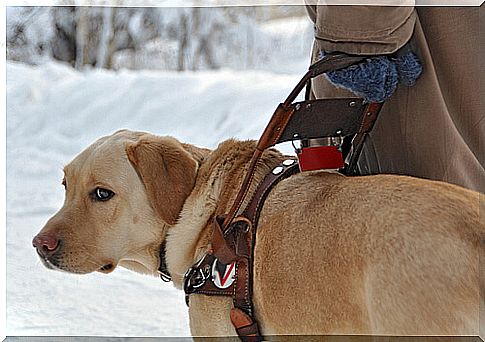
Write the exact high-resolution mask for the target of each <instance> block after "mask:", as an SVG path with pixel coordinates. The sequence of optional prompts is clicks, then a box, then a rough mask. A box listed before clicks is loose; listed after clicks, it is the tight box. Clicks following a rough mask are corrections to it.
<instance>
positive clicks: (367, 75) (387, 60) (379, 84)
mask: <svg viewBox="0 0 485 342" xmlns="http://www.w3.org/2000/svg"><path fill="white" fill-rule="evenodd" d="M319 57H320V58H323V57H325V52H323V51H321V52H320V54H319ZM422 71H423V67H422V65H421V63H420V61H419V59H418V57H417V56H416V55H415V54H414V53H413V52H408V53H406V54H404V55H402V56H400V57H387V56H376V57H369V58H367V59H366V61H365V62H362V63H359V64H356V65H352V66H350V67H348V68H345V69H341V70H338V71H331V72H328V73H326V74H325V76H326V77H327V79H328V80H329V81H330V82H331V83H332V84H333V85H335V86H336V87H340V88H344V89H347V90H350V91H352V92H353V93H355V94H356V95H358V96H360V97H363V98H364V99H365V100H366V101H367V102H384V101H385V100H387V99H388V98H389V97H391V95H392V94H393V93H394V91H395V90H396V88H397V84H398V82H401V83H402V84H404V85H406V86H412V85H414V84H415V83H416V80H417V79H418V78H419V76H420V75H421V73H422Z"/></svg>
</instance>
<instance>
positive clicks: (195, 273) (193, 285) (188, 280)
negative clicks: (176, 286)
mask: <svg viewBox="0 0 485 342" xmlns="http://www.w3.org/2000/svg"><path fill="white" fill-rule="evenodd" d="M204 259H205V257H204V258H202V259H201V260H200V261H199V262H198V263H197V264H195V265H194V266H192V267H191V268H189V269H188V270H187V272H185V275H184V292H185V294H191V293H194V292H195V291H196V290H197V289H198V288H200V287H202V286H204V284H205V282H206V281H207V279H209V278H210V270H208V271H207V270H203V269H201V268H200V265H201V264H202V261H204Z"/></svg>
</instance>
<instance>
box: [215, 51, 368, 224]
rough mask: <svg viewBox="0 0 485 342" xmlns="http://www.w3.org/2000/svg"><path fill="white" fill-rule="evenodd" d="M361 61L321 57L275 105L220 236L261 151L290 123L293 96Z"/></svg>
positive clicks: (341, 56)
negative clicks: (315, 80) (327, 74)
mask: <svg viewBox="0 0 485 342" xmlns="http://www.w3.org/2000/svg"><path fill="white" fill-rule="evenodd" d="M364 59H365V57H361V56H351V55H347V54H342V53H333V54H329V55H327V56H325V57H324V58H322V59H321V60H319V61H318V62H316V63H314V64H312V65H311V66H310V67H309V68H308V71H307V72H306V73H305V75H304V76H303V77H302V79H301V80H300V82H298V84H297V85H296V86H295V88H294V89H293V90H292V91H291V93H290V95H288V97H287V98H286V100H285V102H283V103H280V104H279V105H278V107H277V108H276V110H275V112H274V113H273V116H272V117H271V119H270V121H269V123H268V125H267V126H266V128H265V130H264V131H263V134H262V135H261V137H260V138H259V140H258V143H257V145H256V150H255V151H254V154H253V156H252V157H251V161H250V163H249V169H248V171H247V172H246V175H245V177H244V180H243V182H242V185H241V188H240V189H239V192H238V194H237V196H236V199H235V200H234V203H233V205H232V207H231V209H230V210H229V213H228V214H227V216H226V218H225V220H224V222H223V225H222V231H223V233H225V232H226V231H227V229H228V228H229V226H230V225H231V223H232V221H233V220H234V218H235V217H236V215H237V212H238V210H239V209H240V207H241V205H242V203H243V201H244V199H245V198H246V195H247V193H248V191H249V187H250V186H251V182H252V180H253V177H254V172H255V170H256V165H257V163H258V161H259V159H260V158H261V155H262V154H263V152H264V150H266V149H267V148H269V147H271V146H274V145H275V144H276V143H277V142H278V139H279V138H280V137H281V134H283V132H284V130H285V128H286V126H287V125H288V122H289V121H290V119H291V117H292V115H293V113H294V112H295V108H294V107H293V106H291V103H292V102H293V101H294V100H295V99H296V98H297V96H298V95H299V94H300V92H301V91H302V90H303V88H304V87H305V85H306V83H307V82H308V81H309V80H311V79H312V78H315V77H317V76H319V75H321V74H323V73H325V72H329V71H335V70H339V69H343V68H346V67H349V66H351V65H353V64H356V63H359V62H362V61H363V60H364Z"/></svg>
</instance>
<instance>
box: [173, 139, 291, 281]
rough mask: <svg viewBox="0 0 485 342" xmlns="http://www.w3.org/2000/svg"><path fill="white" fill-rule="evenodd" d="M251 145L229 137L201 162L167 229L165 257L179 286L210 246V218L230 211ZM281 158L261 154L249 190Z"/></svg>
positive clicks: (253, 146)
mask: <svg viewBox="0 0 485 342" xmlns="http://www.w3.org/2000/svg"><path fill="white" fill-rule="evenodd" d="M254 149H255V142H252V141H245V142H238V141H234V140H228V141H226V142H223V143H221V144H220V145H219V147H218V148H217V149H216V150H214V151H213V152H212V153H211V154H210V155H209V156H208V157H207V158H206V159H205V160H204V162H203V163H202V165H200V168H199V172H198V175H197V180H196V183H195V187H194V189H193V191H192V193H191V194H190V196H189V197H188V198H187V200H186V201H185V204H184V207H183V209H182V212H181V214H180V219H179V220H178V222H177V223H176V224H175V225H174V226H172V227H171V228H169V230H168V233H167V238H166V260H167V265H168V270H169V272H170V274H171V276H172V280H173V283H174V285H175V287H177V288H182V285H183V284H182V283H183V276H184V274H185V272H186V271H187V270H188V269H189V268H190V267H191V266H192V265H193V264H194V263H195V262H196V261H197V260H199V259H200V258H201V257H202V256H204V255H205V253H207V251H208V249H209V248H210V239H211V236H212V229H213V225H212V221H213V218H214V216H215V215H221V214H224V213H227V211H229V208H230V206H231V204H232V202H233V201H234V199H235V197H236V194H237V192H238V191H239V187H240V184H241V182H242V179H243V177H244V175H245V172H246V170H247V167H248V164H249V161H250V159H251V156H252V154H253V152H254ZM281 160H282V155H281V153H279V152H278V151H276V150H269V151H266V152H265V153H264V154H263V157H262V159H261V163H260V165H259V166H258V169H257V171H256V174H255V177H254V181H253V183H252V188H251V189H250V192H252V191H253V190H254V188H255V186H256V185H257V184H258V183H259V182H260V181H261V180H262V179H263V177H264V176H265V175H266V174H267V173H268V172H269V171H270V170H271V169H272V168H274V167H275V166H276V165H278V163H279V162H281ZM248 197H249V196H248Z"/></svg>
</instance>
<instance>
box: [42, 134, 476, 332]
mask: <svg viewBox="0 0 485 342" xmlns="http://www.w3.org/2000/svg"><path fill="white" fill-rule="evenodd" d="M254 146H255V143H254V142H251V141H245V142H241V141H234V140H229V141H225V142H223V143H221V144H220V145H219V147H218V148H217V149H215V150H213V151H210V150H207V149H203V148H197V147H195V146H192V145H188V144H183V143H180V142H179V141H177V140H176V139H174V138H170V137H159V136H155V135H152V134H148V133H142V132H131V131H119V132H116V133H115V134H113V135H111V136H107V137H103V138H101V139H99V140H98V141H96V142H95V143H94V144H93V145H91V146H90V147H88V148H87V149H86V150H85V151H83V152H82V153H81V154H79V155H78V156H77V157H76V158H75V159H74V160H73V161H72V162H71V163H69V164H68V165H67V166H66V167H65V169H64V172H65V178H64V182H63V183H64V185H65V187H66V197H65V202H64V205H63V207H62V208H61V209H60V210H59V212H58V213H56V214H55V215H54V216H53V217H52V218H51V219H50V220H49V221H48V222H47V224H46V225H45V227H44V228H43V229H42V231H41V232H40V233H39V234H38V235H37V236H36V237H35V238H34V240H33V244H34V246H35V247H36V248H37V251H38V254H39V255H40V257H41V259H42V260H43V262H44V264H45V265H46V266H47V267H49V268H52V269H60V270H64V271H68V272H73V273H89V272H93V271H99V272H103V273H109V272H111V271H113V269H114V268H116V267H117V266H122V267H126V268H128V269H131V270H133V271H136V272H140V273H148V274H153V275H156V274H157V273H156V271H157V269H158V267H159V262H160V260H159V250H160V245H161V244H162V242H163V241H165V243H166V260H167V265H168V269H169V271H170V273H171V275H172V277H173V283H174V285H175V286H176V287H177V288H181V287H182V279H183V275H184V273H185V272H186V271H187V270H188V269H189V267H190V266H192V265H193V264H194V263H195V262H196V261H198V260H199V259H200V258H201V257H202V256H203V255H204V254H205V253H206V251H207V250H208V249H209V248H210V239H211V234H212V229H213V225H212V222H213V218H214V215H219V214H223V213H226V212H227V211H228V210H229V207H230V205H231V204H232V201H233V200H234V197H235V195H236V193H237V191H238V187H239V186H240V183H241V180H242V178H243V176H244V173H245V170H246V168H247V165H248V162H249V160H250V157H251V155H252V153H253V150H254ZM283 158H284V157H283V156H282V155H281V154H280V153H279V152H277V151H276V150H269V151H267V152H265V153H264V155H263V159H262V162H261V164H260V165H259V169H258V173H257V175H256V183H257V182H258V181H259V180H260V179H261V178H262V177H263V176H264V175H265V174H266V173H267V172H269V171H270V170H271V169H272V168H274V167H275V166H276V165H278V164H279V163H280V162H281V161H282V160H284V159H283ZM483 201H484V196H483V195H480V194H478V193H476V192H473V191H469V190H465V189H463V188H460V187H458V186H454V185H450V184H446V183H442V182H435V181H427V180H422V179H416V178H411V177H404V176H391V175H378V176H367V177H352V178H350V177H349V178H348V177H344V176H341V175H339V174H337V173H332V172H325V171H321V172H305V173H301V174H298V175H295V176H292V177H290V178H288V179H286V180H284V181H282V182H281V183H279V184H278V185H277V186H276V187H275V188H274V189H273V190H272V192H271V193H270V195H269V196H268V198H267V200H266V203H265V205H264V207H263V210H262V212H261V217H260V221H259V227H258V233H257V240H256V247H255V252H254V298H253V300H254V305H255V313H256V318H257V319H258V321H259V324H260V328H261V331H262V333H263V334H265V335H273V334H301V335H308V334H379V335H388V334H390V335H422V334H424V335H462V334H466V335H478V334H479V323H480V319H479V317H480V315H479V311H480V310H481V309H483V306H482V308H481V305H483V300H484V298H483V296H481V293H480V288H481V287H482V290H483V285H484V284H483V277H482V278H480V272H479V269H480V268H479V257H480V253H483V248H484V245H483V244H484V243H483V240H484V237H485V224H484V221H483V217H481V215H480V210H481V209H482V210H483V208H484V207H483ZM480 206H481V209H480ZM482 215H483V214H482ZM480 282H481V285H480ZM482 295H483V293H482ZM231 306H232V300H231V298H226V297H208V296H205V295H192V296H191V298H190V308H189V314H190V327H191V331H192V334H193V335H194V336H208V335H209V336H221V335H222V336H227V335H235V330H234V328H233V326H232V324H231V321H230V318H229V310H230V308H231ZM482 317H483V316H482Z"/></svg>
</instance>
